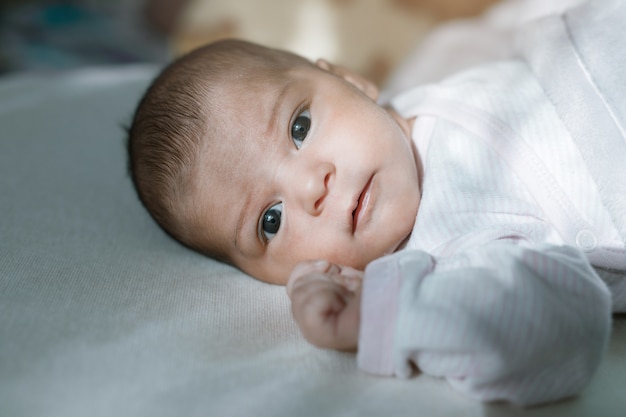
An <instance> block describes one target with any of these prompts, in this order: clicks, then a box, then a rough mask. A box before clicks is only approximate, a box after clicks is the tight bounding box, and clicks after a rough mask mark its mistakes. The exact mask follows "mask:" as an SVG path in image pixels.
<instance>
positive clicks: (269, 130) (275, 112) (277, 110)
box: [265, 80, 294, 136]
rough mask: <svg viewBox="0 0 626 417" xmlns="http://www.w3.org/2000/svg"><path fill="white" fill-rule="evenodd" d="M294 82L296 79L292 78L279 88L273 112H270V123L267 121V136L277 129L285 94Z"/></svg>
mask: <svg viewBox="0 0 626 417" xmlns="http://www.w3.org/2000/svg"><path fill="white" fill-rule="evenodd" d="M293 83H294V81H293V80H290V81H288V82H286V83H284V84H283V85H282V86H281V87H280V90H279V92H278V94H277V95H276V98H275V99H274V105H273V107H272V112H271V113H270V118H269V120H268V123H267V129H266V130H265V135H266V136H269V135H271V134H272V132H274V131H275V129H276V122H277V121H278V119H279V114H280V109H281V108H282V104H283V101H285V96H286V95H287V93H288V92H289V89H290V88H291V85H292V84H293Z"/></svg>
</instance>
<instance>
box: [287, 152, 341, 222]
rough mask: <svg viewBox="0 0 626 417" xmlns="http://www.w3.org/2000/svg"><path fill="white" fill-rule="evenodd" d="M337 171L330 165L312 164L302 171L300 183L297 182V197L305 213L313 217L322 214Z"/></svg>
mask: <svg viewBox="0 0 626 417" xmlns="http://www.w3.org/2000/svg"><path fill="white" fill-rule="evenodd" d="M334 174H335V170H334V167H333V165H331V164H329V163H317V164H311V165H310V166H309V167H308V168H305V169H303V170H302V172H301V173H300V175H302V178H300V181H296V182H295V184H294V186H295V187H296V190H295V192H296V195H297V196H298V199H299V200H300V203H301V204H302V206H303V208H304V209H305V211H306V212H307V213H309V214H311V215H313V216H317V215H318V214H320V213H321V212H322V210H323V208H324V202H325V200H326V197H327V196H328V193H329V190H330V187H331V184H332V181H333V177H334Z"/></svg>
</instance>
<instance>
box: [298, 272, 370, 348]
mask: <svg viewBox="0 0 626 417" xmlns="http://www.w3.org/2000/svg"><path fill="white" fill-rule="evenodd" d="M362 279H363V272H362V271H358V270H356V269H353V268H350V267H340V266H338V265H335V264H331V263H329V262H327V261H309V262H302V263H300V264H298V265H297V266H296V267H295V268H294V270H293V272H292V273H291V276H290V277H289V281H288V283H287V294H288V295H289V298H291V311H292V313H293V317H294V319H295V321H296V323H297V324H298V326H299V327H300V331H302V334H303V335H304V337H305V338H306V339H307V340H308V341H309V342H310V343H312V344H314V345H315V346H318V347H322V348H331V349H339V350H355V349H356V347H357V344H358V338H359V308H360V304H361V291H360V289H361V280H362Z"/></svg>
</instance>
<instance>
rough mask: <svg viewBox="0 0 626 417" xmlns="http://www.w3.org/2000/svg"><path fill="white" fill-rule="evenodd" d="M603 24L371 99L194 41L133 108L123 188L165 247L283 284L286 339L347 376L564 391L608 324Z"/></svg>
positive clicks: (612, 254) (600, 20) (610, 196)
mask: <svg viewBox="0 0 626 417" xmlns="http://www.w3.org/2000/svg"><path fill="white" fill-rule="evenodd" d="M583 17H584V19H583ZM625 18H626V6H623V5H622V4H620V2H619V1H615V2H613V1H606V2H598V3H595V2H591V3H589V4H586V5H583V6H581V7H579V8H574V9H571V10H568V11H567V13H565V14H551V15H548V16H547V17H544V18H543V19H540V20H537V21H535V22H532V23H530V24H529V25H527V26H525V27H524V28H522V29H521V30H520V36H519V40H520V41H519V50H518V58H516V59H513V60H510V61H504V62H497V63H493V64H490V65H486V66H482V67H478V68H475V69H472V70H468V71H466V72H463V73H461V74H459V75H457V76H454V77H452V78H450V79H447V80H445V81H444V82H442V83H439V84H435V85H427V86H420V87H416V88H414V89H410V90H408V91H406V92H405V93H402V94H400V95H398V96H397V97H395V98H394V99H392V100H391V103H390V104H389V105H388V106H381V105H379V104H378V103H377V102H376V99H377V94H378V91H377V89H376V87H375V86H374V85H373V84H372V83H370V82H368V81H367V80H365V79H363V78H362V77H360V76H358V75H357V74H355V73H353V72H351V71H349V70H347V69H345V68H342V67H338V66H335V65H332V64H330V63H328V62H326V61H324V60H319V61H317V62H316V63H311V62H309V61H307V60H305V59H303V58H301V57H299V56H296V55H293V54H291V53H288V52H285V51H280V50H273V49H268V48H265V47H262V46H259V45H255V44H251V43H247V42H243V41H237V40H226V41H221V42H217V43H214V44H211V45H208V46H206V47H203V48H200V49H198V50H196V51H194V52H192V53H190V54H188V55H186V56H184V57H182V58H181V59H179V60H177V61H176V62H174V63H172V64H171V65H170V66H168V67H167V68H166V69H165V70H164V71H163V72H162V73H161V74H160V75H159V77H157V79H156V80H155V81H154V82H153V84H152V86H151V87H150V88H149V89H148V91H147V92H146V94H145V96H144V98H143V99H142V101H141V102H140V104H139V106H138V109H137V111H136V114H135V117H134V120H133V124H132V126H131V129H130V140H129V155H130V166H131V172H132V177H133V181H134V184H135V186H136V189H137V192H138V194H139V197H140V199H141V201H142V202H143V204H144V205H145V207H146V208H147V210H148V211H149V212H150V214H151V215H152V216H153V217H154V219H155V220H156V221H157V223H158V224H159V225H161V226H162V227H163V229H164V230H166V231H167V232H168V233H169V234H170V235H171V236H173V237H174V238H175V239H177V240H178V241H180V242H181V243H183V244H185V245H187V246H189V247H190V248H192V249H194V250H197V251H199V252H202V253H205V254H207V255H209V256H211V257H214V258H216V259H219V260H222V261H225V262H228V263H230V264H232V265H235V266H237V267H238V268H240V269H241V270H243V271H245V272H246V273H248V274H249V275H251V276H253V277H256V278H258V279H260V280H263V281H266V282H270V283H275V284H287V291H288V294H289V296H290V297H291V300H292V311H293V315H294V318H295V320H296V322H297V323H298V325H299V327H300V329H301V330H302V332H303V334H304V336H305V337H306V338H307V340H309V341H310V342H311V343H313V344H315V345H317V346H320V347H326V348H334V349H341V350H358V353H357V362H358V364H359V366H360V367H361V368H362V369H364V370H365V371H368V372H371V373H375V374H380V375H397V376H404V377H406V376H409V375H411V374H412V373H413V372H414V370H415V369H416V368H417V369H419V370H420V371H421V372H424V373H427V374H431V375H435V376H440V377H443V378H445V379H446V380H447V381H448V382H449V383H450V384H451V385H452V386H453V387H454V388H456V389H458V390H460V391H462V392H464V393H466V394H468V395H470V396H472V397H474V398H477V399H480V400H485V401H491V400H507V401H511V402H513V403H515V404H521V405H530V404H537V403H541V402H547V401H553V400H557V399H560V398H564V397H567V396H571V395H574V394H576V393H577V392H579V391H580V390H581V389H582V388H583V387H584V386H585V385H586V384H587V383H588V382H589V380H590V378H591V376H592V375H593V373H594V371H595V370H596V369H597V367H598V365H599V362H600V359H601V357H602V354H603V351H604V349H605V347H606V344H607V340H608V338H609V336H610V328H611V313H612V312H617V311H626V244H625V242H626V198H625V197H624V196H625V195H626V169H624V164H623V161H624V160H626V137H625V135H624V129H623V127H624V126H625V124H624V122H625V121H626V119H625V115H626V99H625V98H624V96H625V95H624V94H623V92H622V93H621V92H620V91H619V89H615V88H613V89H612V88H610V85H611V84H610V83H611V82H614V83H616V84H615V85H618V84H617V81H618V80H621V78H620V77H619V75H618V67H619V64H618V63H619V62H621V61H623V59H624V53H623V52H621V50H620V46H619V45H623V41H624V40H626V34H625V32H624V29H623V28H622V27H623V25H622V24H621V22H623V21H624V20H623V19H625ZM583 22H584V24H583ZM572 40H575V42H573V41H572ZM598 45H602V46H603V48H604V49H603V48H597V46H598ZM591 46H594V47H593V48H592V47H591ZM611 48H613V50H611ZM556 56H558V58H559V59H558V60H555V57H556ZM581 57H582V58H581ZM619 85H620V86H621V84H619ZM620 88H621V87H620Z"/></svg>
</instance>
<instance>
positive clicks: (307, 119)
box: [291, 110, 311, 149]
mask: <svg viewBox="0 0 626 417" xmlns="http://www.w3.org/2000/svg"><path fill="white" fill-rule="evenodd" d="M310 127H311V112H309V111H308V110H305V111H303V112H302V113H300V114H299V115H298V117H296V120H294V121H293V124H292V125H291V138H292V139H293V143H295V145H296V148H298V149H300V148H301V147H302V142H304V139H306V135H307V134H308V133H309V128H310Z"/></svg>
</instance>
